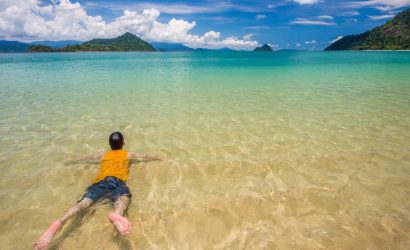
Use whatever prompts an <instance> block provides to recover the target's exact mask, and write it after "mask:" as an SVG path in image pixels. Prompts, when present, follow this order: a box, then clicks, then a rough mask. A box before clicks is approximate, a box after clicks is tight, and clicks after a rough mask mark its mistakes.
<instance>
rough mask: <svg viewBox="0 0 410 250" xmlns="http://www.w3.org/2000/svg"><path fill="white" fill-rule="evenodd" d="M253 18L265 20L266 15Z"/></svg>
mask: <svg viewBox="0 0 410 250" xmlns="http://www.w3.org/2000/svg"><path fill="white" fill-rule="evenodd" d="M255 18H256V20H258V21H260V20H262V19H265V18H267V16H266V15H256V16H255Z"/></svg>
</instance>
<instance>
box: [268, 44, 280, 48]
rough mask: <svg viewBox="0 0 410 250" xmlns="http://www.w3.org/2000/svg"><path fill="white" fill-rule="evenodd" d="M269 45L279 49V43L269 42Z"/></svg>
mask: <svg viewBox="0 0 410 250" xmlns="http://www.w3.org/2000/svg"><path fill="white" fill-rule="evenodd" d="M268 45H269V46H270V47H271V48H272V49H277V48H279V44H274V43H268Z"/></svg>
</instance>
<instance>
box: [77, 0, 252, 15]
mask: <svg viewBox="0 0 410 250" xmlns="http://www.w3.org/2000/svg"><path fill="white" fill-rule="evenodd" d="M84 4H85V6H86V7H87V8H98V9H101V8H104V9H108V10H116V11H124V10H139V11H142V10H144V9H156V10H158V11H159V12H161V13H166V14H196V13H220V12H226V11H242V12H257V11H260V8H257V7H255V6H253V5H242V4H237V3H232V2H229V1H218V2H216V1H215V2H213V3H212V4H198V3H195V2H193V3H189V4H184V3H172V2H168V3H167V4H161V3H152V2H143V1H135V2H128V3H124V2H123V1H117V2H114V1H113V2H105V1H101V2H95V3H94V2H90V1H85V3H84Z"/></svg>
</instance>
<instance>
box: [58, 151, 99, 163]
mask: <svg viewBox="0 0 410 250" xmlns="http://www.w3.org/2000/svg"><path fill="white" fill-rule="evenodd" d="M103 155H104V153H103V152H100V153H98V154H95V155H89V156H86V157H84V158H81V159H77V160H74V161H69V162H66V163H65V164H64V165H66V166H68V165H72V164H78V163H83V162H89V161H101V160H102V157H103Z"/></svg>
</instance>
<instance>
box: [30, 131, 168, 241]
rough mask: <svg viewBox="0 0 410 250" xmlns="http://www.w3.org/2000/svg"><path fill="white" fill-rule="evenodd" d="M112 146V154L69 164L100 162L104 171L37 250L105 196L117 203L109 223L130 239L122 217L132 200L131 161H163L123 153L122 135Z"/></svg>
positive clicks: (116, 134) (114, 136)
mask: <svg viewBox="0 0 410 250" xmlns="http://www.w3.org/2000/svg"><path fill="white" fill-rule="evenodd" d="M109 143H110V146H111V149H112V150H111V151H108V152H106V153H105V154H104V155H103V154H102V153H101V154H98V155H95V156H91V157H86V158H84V159H80V160H76V161H72V162H69V163H67V164H76V163H81V162H87V161H92V160H100V161H101V167H100V172H99V174H98V176H97V178H95V179H94V181H93V184H92V185H91V186H89V187H88V188H87V190H86V192H85V194H84V195H83V197H82V198H81V200H80V201H79V202H78V203H77V204H76V205H74V206H73V207H71V208H69V209H68V210H67V211H66V213H65V214H64V215H63V216H62V217H61V218H60V219H58V220H56V221H54V222H53V223H52V224H51V225H50V227H49V228H48V229H47V231H46V232H45V233H44V234H43V235H42V236H41V237H40V239H39V240H38V241H37V242H36V243H35V244H34V249H47V247H48V244H49V243H50V241H51V239H52V238H53V236H54V235H55V233H56V232H57V231H58V230H59V229H61V227H62V226H63V224H64V222H66V221H67V220H68V219H69V218H70V217H72V216H74V215H76V214H77V213H78V212H80V211H81V210H83V209H86V208H88V207H90V206H91V205H92V204H93V203H94V202H95V201H96V200H98V199H100V198H103V197H105V196H109V197H111V199H112V201H113V202H114V212H111V213H109V214H108V219H109V220H110V221H111V223H112V224H113V225H114V226H115V227H116V228H117V230H118V232H119V233H120V234H121V235H128V234H129V233H130V232H131V223H130V222H129V221H128V220H127V219H126V218H125V217H124V216H123V214H124V211H125V210H126V209H127V206H128V204H129V202H130V199H131V193H130V190H129V188H128V187H127V185H126V184H125V181H127V179H128V161H129V160H131V159H143V160H145V161H151V160H161V159H160V158H158V157H156V156H152V155H148V154H136V153H131V152H128V151H126V150H123V149H122V147H123V146H124V137H123V135H122V134H121V133H120V132H114V133H112V134H111V135H110V138H109Z"/></svg>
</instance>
